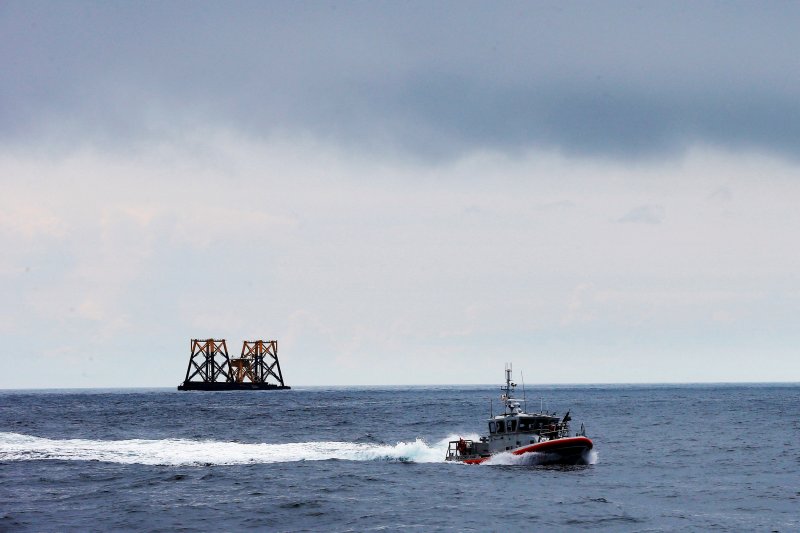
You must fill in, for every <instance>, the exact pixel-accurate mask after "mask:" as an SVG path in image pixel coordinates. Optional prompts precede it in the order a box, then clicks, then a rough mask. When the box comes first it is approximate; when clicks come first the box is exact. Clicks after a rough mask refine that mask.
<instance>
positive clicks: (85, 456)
mask: <svg viewBox="0 0 800 533" xmlns="http://www.w3.org/2000/svg"><path fill="white" fill-rule="evenodd" d="M457 438H458V437H448V438H446V439H442V440H441V441H439V442H437V443H435V444H434V445H432V446H431V445H428V444H427V443H426V442H425V441H424V440H422V439H416V440H414V441H413V442H398V443H397V444H395V445H382V444H365V443H356V442H294V443H287V444H267V443H263V444H246V443H238V442H221V441H212V440H186V439H162V440H144V439H131V440H86V439H65V440H61V439H46V438H42V437H34V436H30V435H22V434H19V433H3V432H0V461H30V460H43V459H58V460H66V461H103V462H109V463H124V464H145V465H172V466H179V465H236V464H257V463H285V462H292V461H324V460H327V459H341V460H348V461H379V460H384V461H408V462H415V463H436V462H442V461H444V456H445V453H446V451H447V443H448V441H449V440H453V439H457Z"/></svg>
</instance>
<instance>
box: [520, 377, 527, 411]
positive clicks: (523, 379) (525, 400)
mask: <svg viewBox="0 0 800 533" xmlns="http://www.w3.org/2000/svg"><path fill="white" fill-rule="evenodd" d="M519 377H520V378H522V403H523V404H524V405H525V412H526V413H527V412H528V397H527V396H525V374H523V373H522V370H520V371H519Z"/></svg>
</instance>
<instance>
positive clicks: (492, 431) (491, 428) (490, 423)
mask: <svg viewBox="0 0 800 533" xmlns="http://www.w3.org/2000/svg"><path fill="white" fill-rule="evenodd" d="M495 429H496V428H495V425H494V422H489V433H494V432H495Z"/></svg>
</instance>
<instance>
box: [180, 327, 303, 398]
mask: <svg viewBox="0 0 800 533" xmlns="http://www.w3.org/2000/svg"><path fill="white" fill-rule="evenodd" d="M190 348H191V354H190V355H189V366H188V367H187V368H186V379H185V380H184V381H183V383H181V384H180V385H178V390H203V391H221V390H285V389H290V388H291V387H289V386H287V385H286V384H285V383H284V382H283V373H282V372H281V365H280V363H279V362H278V341H264V340H256V341H244V343H243V344H242V354H241V356H239V357H238V358H236V359H231V358H230V357H228V345H227V344H226V342H225V339H221V340H216V339H205V340H199V339H192V340H191V344H190ZM268 380H272V381H268Z"/></svg>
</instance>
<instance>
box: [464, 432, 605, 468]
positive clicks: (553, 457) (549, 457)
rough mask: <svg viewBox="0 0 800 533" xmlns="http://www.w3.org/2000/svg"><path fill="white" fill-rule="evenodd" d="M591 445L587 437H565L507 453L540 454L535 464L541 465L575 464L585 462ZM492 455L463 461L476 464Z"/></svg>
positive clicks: (592, 445)
mask: <svg viewBox="0 0 800 533" xmlns="http://www.w3.org/2000/svg"><path fill="white" fill-rule="evenodd" d="M593 447H594V444H593V443H592V441H591V439H589V438H588V437H565V438H563V439H553V440H547V441H544V442H539V443H536V444H530V445H527V446H521V447H519V448H515V449H513V450H508V453H511V454H513V455H524V454H526V453H536V454H540V457H539V458H538V460H537V464H541V465H552V464H559V465H576V464H585V463H586V460H587V457H586V456H587V454H588V452H589V450H591V449H592V448H593ZM500 453H505V452H500ZM494 455H497V454H494ZM492 457H493V455H487V456H484V457H475V458H465V459H464V461H463V462H465V463H467V464H473V465H476V464H481V463H484V462H486V461H488V460H489V459H491V458H492Z"/></svg>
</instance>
